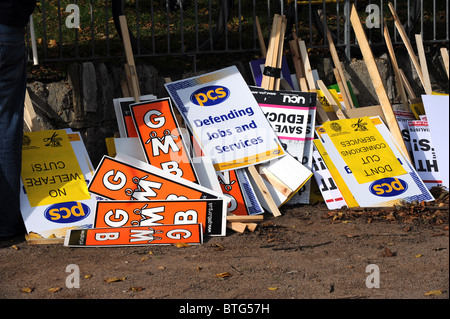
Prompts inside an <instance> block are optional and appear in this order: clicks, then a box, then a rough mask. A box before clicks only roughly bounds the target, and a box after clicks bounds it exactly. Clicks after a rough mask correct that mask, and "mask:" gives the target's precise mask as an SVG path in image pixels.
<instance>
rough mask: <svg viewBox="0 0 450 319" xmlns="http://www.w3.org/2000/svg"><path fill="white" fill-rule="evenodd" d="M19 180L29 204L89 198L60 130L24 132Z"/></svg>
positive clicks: (77, 166)
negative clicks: (20, 177) (20, 179)
mask: <svg viewBox="0 0 450 319" xmlns="http://www.w3.org/2000/svg"><path fill="white" fill-rule="evenodd" d="M22 154H23V156H22V157H23V160H22V174H21V176H22V182H23V184H24V186H25V190H26V192H27V196H28V200H29V202H30V205H31V206H32V207H36V206H42V205H51V204H56V203H60V202H70V201H79V200H85V199H89V198H90V195H89V193H88V190H87V187H86V182H85V180H84V178H83V173H82V172H81V169H80V166H79V165H78V161H77V159H76V156H75V153H74V151H73V149H72V146H71V145H70V141H69V138H68V136H67V133H66V131H64V130H50V131H36V132H29V133H24V136H23V147H22Z"/></svg>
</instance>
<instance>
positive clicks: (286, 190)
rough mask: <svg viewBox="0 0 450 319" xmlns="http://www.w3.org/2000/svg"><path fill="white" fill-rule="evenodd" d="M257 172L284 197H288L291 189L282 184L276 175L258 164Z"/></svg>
mask: <svg viewBox="0 0 450 319" xmlns="http://www.w3.org/2000/svg"><path fill="white" fill-rule="evenodd" d="M259 174H260V175H261V177H262V178H264V179H265V180H266V181H268V182H269V183H270V184H271V185H272V186H273V187H274V188H276V189H277V190H278V191H279V192H280V193H281V194H283V195H284V196H285V197H289V195H290V194H291V193H292V192H293V190H292V189H290V188H289V187H288V186H287V185H286V184H284V183H283V182H282V181H281V180H280V179H279V178H278V177H276V176H275V175H273V174H272V173H271V172H269V170H268V169H267V168H265V167H264V166H259Z"/></svg>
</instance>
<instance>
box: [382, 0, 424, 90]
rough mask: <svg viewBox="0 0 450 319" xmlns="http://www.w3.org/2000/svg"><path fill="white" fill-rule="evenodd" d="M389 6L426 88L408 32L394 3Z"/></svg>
mask: <svg viewBox="0 0 450 319" xmlns="http://www.w3.org/2000/svg"><path fill="white" fill-rule="evenodd" d="M388 6H389V9H390V10H391V13H392V16H393V17H394V24H395V27H396V28H397V30H398V33H399V34H400V37H401V38H402V40H403V44H404V45H405V47H406V50H407V51H408V54H409V57H410V59H411V61H412V63H413V64H414V68H415V69H416V71H417V74H418V75H419V79H420V82H422V85H423V87H424V88H425V87H426V86H425V81H424V79H423V74H422V69H421V67H420V64H419V61H418V60H417V57H416V54H415V53H414V50H413V48H412V46H411V43H410V42H409V38H408V35H407V34H406V31H405V29H404V28H403V25H402V23H401V21H400V19H399V18H398V15H397V12H396V11H395V8H394V6H393V5H392V3H391V2H389V3H388Z"/></svg>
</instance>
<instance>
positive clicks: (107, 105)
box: [28, 53, 448, 166]
mask: <svg viewBox="0 0 450 319" xmlns="http://www.w3.org/2000/svg"><path fill="white" fill-rule="evenodd" d="M397 54H398V56H397V59H398V61H399V64H400V67H401V68H402V69H403V70H404V72H405V74H406V76H407V77H408V78H409V79H410V80H411V85H412V86H413V88H414V89H415V90H416V92H419V94H420V92H422V91H423V90H422V86H421V84H420V81H419V79H418V77H417V74H416V72H415V70H414V67H413V65H412V64H411V62H410V59H409V57H408V55H407V54H406V53H397ZM236 65H237V66H238V68H239V70H240V71H241V73H242V74H243V76H244V78H245V80H246V81H247V83H249V84H252V85H253V83H252V77H251V73H250V70H249V68H248V63H245V62H244V63H243V62H236ZM311 65H312V66H313V67H315V68H316V69H317V70H318V73H319V77H320V78H321V79H322V80H323V81H324V82H325V84H326V85H330V84H333V83H335V80H334V75H333V62H332V60H331V58H329V57H325V58H323V57H318V58H314V57H313V58H311ZM377 65H378V68H379V70H380V74H381V78H382V79H383V80H384V82H385V86H386V89H387V92H388V96H389V98H390V99H391V101H392V102H393V103H399V102H400V100H399V98H398V94H397V90H396V85H395V79H394V75H393V69H392V67H391V64H390V61H389V56H388V55H387V54H384V55H382V56H380V57H379V58H378V59H377ZM343 67H344V72H345V76H346V77H347V80H349V81H350V82H351V84H352V87H353V90H354V92H355V94H356V96H357V99H358V102H359V104H360V106H370V105H376V104H378V99H377V96H376V94H375V90H374V87H373V85H372V83H371V81H370V76H369V74H368V73H367V69H366V67H365V64H364V61H362V60H359V59H354V60H352V61H351V62H349V63H343ZM136 68H137V74H138V77H139V84H140V89H141V94H142V95H145V94H154V95H156V96H157V97H158V98H162V97H166V96H168V94H167V92H166V90H165V88H164V79H163V78H162V77H160V76H159V75H158V71H157V70H156V69H155V68H154V67H152V66H150V65H146V64H137V66H136ZM428 68H429V71H430V77H431V82H432V85H433V90H435V91H437V92H446V93H448V79H447V77H446V74H445V73H444V72H445V71H443V66H442V61H441V59H440V56H439V55H438V54H434V55H433V56H432V58H431V59H430V63H429V64H428ZM292 70H293V68H292ZM210 71H214V70H204V71H202V72H201V73H205V72H210ZM193 75H194V74H192V73H189V74H185V75H184V76H183V77H189V76H193ZM174 80H175V79H174ZM124 83H126V81H125V72H124V68H123V66H117V65H113V64H112V65H107V64H105V63H103V62H83V63H73V64H70V65H68V66H67V77H66V79H64V80H62V81H59V82H53V83H47V84H44V83H42V82H37V81H35V82H30V83H28V92H29V94H30V97H31V100H32V102H33V106H34V109H35V112H36V114H37V117H38V121H39V123H40V126H41V128H42V129H44V130H47V129H63V128H72V129H73V130H74V131H80V132H81V134H82V136H83V139H84V142H85V145H86V148H87V150H88V152H89V155H90V157H91V161H92V163H93V165H94V166H96V165H97V164H98V163H99V161H100V160H101V158H102V156H103V155H104V154H107V150H106V144H105V138H107V137H113V136H114V135H115V134H117V133H118V128H117V121H116V116H115V112H114V106H113V99H115V98H120V97H123V96H124V95H123V93H122V85H123V84H124Z"/></svg>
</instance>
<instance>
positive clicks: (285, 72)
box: [249, 56, 294, 88]
mask: <svg viewBox="0 0 450 319" xmlns="http://www.w3.org/2000/svg"><path fill="white" fill-rule="evenodd" d="M249 64H250V70H251V71H252V75H253V80H254V81H255V85H256V86H259V87H260V86H261V82H262V78H263V73H264V67H265V64H266V59H259V60H253V61H250V63H249ZM280 79H285V80H286V82H287V83H288V84H289V85H290V86H291V88H294V83H293V81H292V78H291V73H290V71H289V65H288V63H287V60H286V57H285V56H283V57H282V60H281V73H280Z"/></svg>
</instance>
